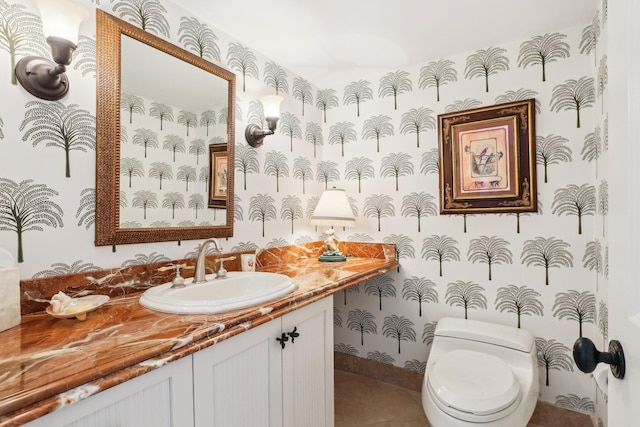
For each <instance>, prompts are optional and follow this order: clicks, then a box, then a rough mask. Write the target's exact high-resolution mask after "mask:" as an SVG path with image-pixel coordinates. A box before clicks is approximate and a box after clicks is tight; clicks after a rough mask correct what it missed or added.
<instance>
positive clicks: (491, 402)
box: [422, 317, 540, 427]
mask: <svg viewBox="0 0 640 427" xmlns="http://www.w3.org/2000/svg"><path fill="white" fill-rule="evenodd" d="M536 355H537V351H536V345H535V339H534V337H533V335H532V334H531V333H530V332H528V331H526V330H523V329H519V328H514V327H511V326H504V325H497V324H493V323H486V322H480V321H476V320H465V319H455V318H450V317H445V318H442V319H440V321H439V322H438V325H437V327H436V330H435V334H434V338H433V344H432V346H431V353H430V354H429V359H428V360H427V366H426V369H425V375H424V382H423V384H422V406H423V408H424V412H425V414H426V415H427V418H428V419H429V422H430V423H431V426H432V427H470V426H474V427H480V426H482V427H525V426H526V425H527V423H528V422H529V419H530V418H531V414H533V410H534V409H535V406H536V402H537V399H538V391H539V388H540V383H539V381H538V362H537V357H536Z"/></svg>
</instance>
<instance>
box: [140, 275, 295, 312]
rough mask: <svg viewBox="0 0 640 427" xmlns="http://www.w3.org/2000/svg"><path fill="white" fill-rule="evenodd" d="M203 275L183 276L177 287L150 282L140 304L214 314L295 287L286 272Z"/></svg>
mask: <svg viewBox="0 0 640 427" xmlns="http://www.w3.org/2000/svg"><path fill="white" fill-rule="evenodd" d="M206 279H207V281H206V282H205V283H198V284H193V283H190V281H189V280H187V284H186V286H185V287H184V288H177V289H172V288H171V283H165V284H162V285H158V286H154V287H153V288H149V289H147V290H146V291H145V292H144V293H143V294H142V296H141V297H140V304H142V305H143V306H144V307H147V308H149V309H151V310H157V311H162V312H164V313H180V314H215V313H223V312H225V311H230V310H238V309H241V308H245V307H250V306H252V305H256V304H261V303H264V302H267V301H273V300H275V299H278V298H281V297H283V296H285V295H287V294H289V293H291V292H293V291H295V290H296V289H298V284H297V283H295V282H294V281H292V280H291V279H290V278H289V277H288V276H285V275H284V274H279V273H267V272H262V271H251V272H249V271H247V272H244V271H242V272H241V271H230V272H228V273H227V277H226V278H224V279H216V278H215V275H214V274H212V275H207V276H206Z"/></svg>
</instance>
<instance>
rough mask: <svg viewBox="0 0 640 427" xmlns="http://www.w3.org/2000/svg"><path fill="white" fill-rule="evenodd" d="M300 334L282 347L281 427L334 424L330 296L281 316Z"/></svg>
mask: <svg viewBox="0 0 640 427" xmlns="http://www.w3.org/2000/svg"><path fill="white" fill-rule="evenodd" d="M294 330H295V331H296V333H298V334H299V336H297V337H296V338H295V341H294V342H293V343H292V344H291V345H289V342H290V341H291V339H290V340H289V342H287V343H286V344H287V345H286V347H285V348H284V349H283V350H282V405H283V411H282V413H283V424H282V425H283V426H284V427H300V426H305V427H333V424H334V408H333V297H328V298H324V299H322V300H320V301H317V302H315V303H313V304H310V305H309V306H307V307H304V308H302V309H300V310H296V311H293V312H291V313H289V314H287V315H286V316H283V317H282V331H283V332H284V333H285V334H289V333H291V332H292V331H294Z"/></svg>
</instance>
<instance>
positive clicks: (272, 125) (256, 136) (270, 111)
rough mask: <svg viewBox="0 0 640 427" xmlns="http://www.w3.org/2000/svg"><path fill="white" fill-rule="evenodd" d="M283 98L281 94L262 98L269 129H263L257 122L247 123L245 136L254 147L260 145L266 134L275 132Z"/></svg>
mask: <svg viewBox="0 0 640 427" xmlns="http://www.w3.org/2000/svg"><path fill="white" fill-rule="evenodd" d="M283 99H284V98H283V97H281V96H280V95H266V96H263V97H261V98H260V101H261V102H262V108H263V110H264V117H265V120H266V121H267V124H268V125H269V130H263V129H262V128H261V127H260V126H258V125H256V124H255V123H251V124H249V125H247V127H246V129H245V130H244V137H245V138H246V140H247V143H249V145H250V146H252V147H254V148H257V147H260V146H261V145H262V142H263V140H264V137H265V136H267V135H273V134H274V133H275V130H276V126H277V124H278V119H279V118H280V103H281V102H282V100H283Z"/></svg>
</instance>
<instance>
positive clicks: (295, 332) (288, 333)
mask: <svg viewBox="0 0 640 427" xmlns="http://www.w3.org/2000/svg"><path fill="white" fill-rule="evenodd" d="M287 335H289V336H290V337H291V343H292V344H293V343H294V341H295V339H296V338H298V337H299V336H300V333H299V332H298V327H297V326H296V327H294V328H293V331H291V332H287Z"/></svg>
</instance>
